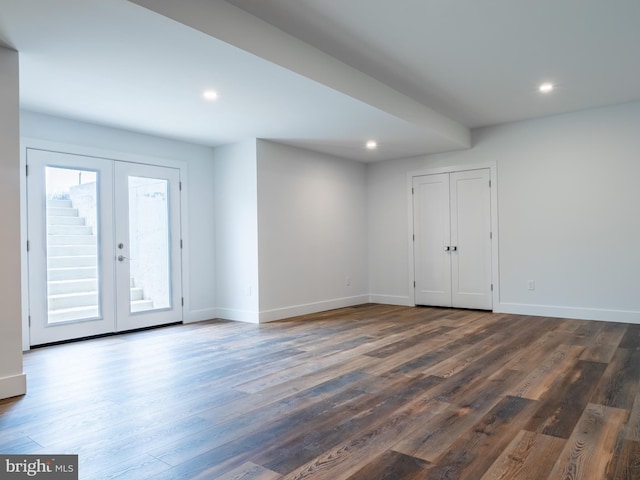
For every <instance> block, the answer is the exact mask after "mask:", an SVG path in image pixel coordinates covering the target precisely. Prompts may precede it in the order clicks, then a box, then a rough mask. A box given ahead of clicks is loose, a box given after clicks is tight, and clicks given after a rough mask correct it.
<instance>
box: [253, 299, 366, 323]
mask: <svg viewBox="0 0 640 480" xmlns="http://www.w3.org/2000/svg"><path fill="white" fill-rule="evenodd" d="M363 303H369V295H358V296H355V297H344V298H336V299H333V300H325V301H322V302H314V303H307V304H304V305H294V306H291V307H283V308H275V309H273V310H263V311H262V312H260V323H266V322H274V321H276V320H282V319H283V318H291V317H297V316H299V315H308V314H310V313H318V312H324V311H327V310H334V309H336V308H344V307H352V306H354V305H362V304H363Z"/></svg>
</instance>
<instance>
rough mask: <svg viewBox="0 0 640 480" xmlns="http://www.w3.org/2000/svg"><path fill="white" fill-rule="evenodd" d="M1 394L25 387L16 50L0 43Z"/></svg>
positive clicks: (23, 389) (13, 394) (22, 389)
mask: <svg viewBox="0 0 640 480" xmlns="http://www.w3.org/2000/svg"><path fill="white" fill-rule="evenodd" d="M0 112H1V114H0V205H2V208H0V225H2V227H1V228H0V251H2V252H3V255H2V268H0V305H1V306H2V308H0V398H7V397H12V396H16V395H22V394H24V393H25V392H26V377H25V375H24V374H23V373H22V348H21V345H22V323H21V319H22V306H21V300H20V298H21V297H20V288H21V287H20V286H21V282H20V278H21V259H20V255H19V253H18V252H20V251H21V250H22V249H21V245H22V242H21V238H20V231H21V228H20V227H21V226H20V131H19V117H20V112H19V91H18V53H17V52H15V51H13V50H8V49H6V48H3V47H1V46H0Z"/></svg>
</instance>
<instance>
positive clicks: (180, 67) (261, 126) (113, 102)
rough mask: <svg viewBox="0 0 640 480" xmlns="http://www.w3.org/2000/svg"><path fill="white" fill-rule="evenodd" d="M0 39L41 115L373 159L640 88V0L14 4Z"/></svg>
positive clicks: (459, 140) (454, 142) (13, 0)
mask: <svg viewBox="0 0 640 480" xmlns="http://www.w3.org/2000/svg"><path fill="white" fill-rule="evenodd" d="M232 4H233V5H232ZM144 7H147V8H144ZM238 7H241V8H242V10H241V9H240V8H238ZM152 10H153V11H152ZM248 12H249V13H248ZM254 15H255V16H254ZM256 17H259V18H260V19H262V20H264V21H266V22H267V23H265V22H263V21H261V20H258V18H256ZM275 27H277V28H275ZM285 32H286V33H285ZM0 42H3V43H5V44H7V45H9V46H11V47H13V48H15V49H17V50H18V51H19V52H20V68H21V79H20V88H21V103H22V106H23V108H25V109H29V110H34V111H41V112H45V113H50V114H54V115H59V116H65V117H70V118H75V119H79V120H84V121H88V122H93V123H98V124H105V125H109V126H115V127H120V128H125V129H129V130H134V131H140V132H144V133H151V134H155V135H161V136H166V137H171V138H178V139H183V140H187V141H191V142H196V143H201V144H205V145H219V144H223V143H230V142H234V141H238V140H241V139H245V138H253V137H256V138H267V139H273V140H277V141H283V142H286V143H291V144H295V145H300V146H303V147H306V148H311V149H315V150H318V151H323V152H327V153H331V154H334V155H339V156H343V157H347V158H354V159H358V160H362V161H375V160H381V159H387V158H397V157H402V156H410V155H417V154H421V153H429V152H438V151H444V150H450V149H457V148H465V147H467V146H468V128H469V127H479V126H486V125H493V124H498V123H504V122H509V121H513V120H520V119H525V118H532V117H538V116H545V115H553V114H557V113H563V112H568V111H574V110H580V109H584V108H590V107H596V106H601V105H607V104H613V103H621V102H627V101H632V100H638V99H640V81H638V79H640V54H638V51H637V50H638V46H639V45H640V1H638V0H608V1H607V2H603V1H602V0H538V1H537V2H531V1H527V0H491V1H485V2H479V1H477V0H456V1H445V0H398V1H395V2H389V1H387V0H269V1H265V0H229V2H225V1H223V0H181V1H180V2H177V1H175V0H135V3H134V2H128V1H126V0H56V1H51V0H0ZM314 47H315V48H314ZM542 81H553V82H555V83H556V84H557V88H556V90H555V91H554V92H553V93H552V94H551V95H548V96H543V95H541V94H539V93H538V92H537V90H536V89H537V86H538V84H539V83H541V82H542ZM207 87H213V88H215V89H217V90H218V91H219V94H220V98H219V100H218V101H217V102H215V103H207V102H204V101H203V100H202V98H201V92H202V90H203V89H205V88H207ZM369 138H375V139H377V140H378V141H379V143H380V148H379V149H378V150H377V151H376V152H369V151H366V150H365V149H364V148H363V145H364V142H365V141H366V140H368V139H369Z"/></svg>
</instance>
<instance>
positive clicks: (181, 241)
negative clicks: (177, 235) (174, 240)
mask: <svg viewBox="0 0 640 480" xmlns="http://www.w3.org/2000/svg"><path fill="white" fill-rule="evenodd" d="M180 248H182V239H180Z"/></svg>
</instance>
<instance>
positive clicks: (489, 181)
mask: <svg viewBox="0 0 640 480" xmlns="http://www.w3.org/2000/svg"><path fill="white" fill-rule="evenodd" d="M489 188H491V180H489Z"/></svg>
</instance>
